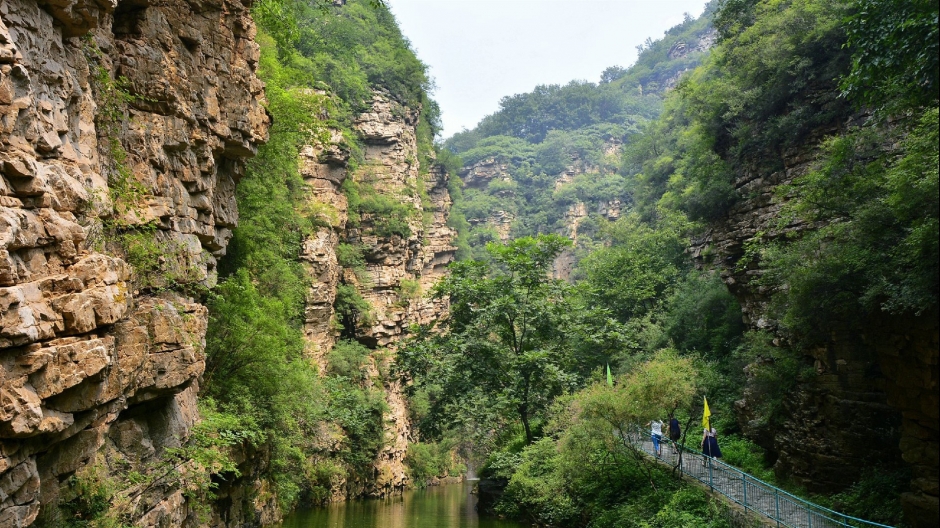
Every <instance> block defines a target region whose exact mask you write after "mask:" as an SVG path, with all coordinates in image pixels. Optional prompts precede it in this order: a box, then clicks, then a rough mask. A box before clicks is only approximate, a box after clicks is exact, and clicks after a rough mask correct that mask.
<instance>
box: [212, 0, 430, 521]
mask: <svg viewBox="0 0 940 528" xmlns="http://www.w3.org/2000/svg"><path fill="white" fill-rule="evenodd" d="M253 14H254V16H255V20H256V22H257V24H258V26H259V35H258V39H257V40H258V42H259V44H261V61H260V64H259V71H258V73H259V76H260V77H261V78H262V79H263V80H264V81H265V83H266V89H265V93H266V96H267V99H268V111H269V112H270V114H271V116H272V118H273V126H272V128H271V130H270V138H269V140H268V142H267V144H266V145H264V146H263V147H262V148H261V149H260V150H259V153H258V156H257V157H256V158H255V159H254V160H252V162H251V163H250V164H249V167H248V171H247V173H246V175H245V177H244V179H243V180H242V181H241V182H240V183H239V186H238V190H237V193H238V194H237V198H238V206H239V215H240V219H239V227H238V228H237V229H235V232H234V237H233V240H232V242H231V244H230V245H229V248H228V252H227V255H226V257H225V258H224V259H223V260H222V261H221V263H220V282H219V285H218V286H217V287H216V288H214V289H213V291H212V292H211V293H210V294H209V298H208V306H209V308H210V313H211V321H210V324H209V331H208V334H207V338H206V341H207V345H206V354H207V367H206V374H205V379H204V384H203V388H202V395H203V397H204V398H205V400H204V402H206V403H205V405H207V406H211V408H212V412H214V413H216V415H222V416H225V417H228V418H229V421H228V422H227V423H228V424H229V426H230V427H231V429H232V430H231V431H230V432H228V433H226V434H233V433H239V434H243V435H245V436H243V438H245V442H244V444H243V445H241V446H240V447H241V448H242V449H253V450H258V451H260V452H263V453H267V455H266V456H267V457H269V458H270V459H269V462H268V463H267V464H265V465H264V466H265V467H261V468H260V469H261V470H262V475H261V476H262V478H264V479H266V480H268V481H270V482H272V483H273V484H274V488H273V491H274V492H275V493H276V496H277V499H278V501H279V502H280V506H281V508H282V510H284V511H287V510H289V509H290V508H292V507H293V506H295V505H296V504H298V503H299V502H300V501H306V502H310V503H321V502H324V501H329V500H331V499H332V498H333V496H334V494H335V493H336V492H337V490H336V489H334V487H335V486H336V483H337V482H342V481H345V482H348V483H349V485H354V484H355V483H356V482H360V483H361V482H365V481H368V480H369V479H371V478H372V464H373V462H374V460H375V458H376V455H377V453H378V451H379V450H380V449H381V447H382V446H383V444H384V442H385V441H386V439H385V430H384V414H385V412H386V404H385V400H384V393H383V392H382V389H381V380H379V383H378V386H376V383H375V380H373V379H370V377H369V376H366V375H365V374H364V372H365V371H364V369H365V362H366V358H367V357H368V356H369V355H370V354H372V353H373V351H371V350H368V349H366V348H365V347H363V346H362V345H360V344H359V343H357V342H355V341H340V342H339V343H337V344H336V346H335V347H334V348H333V350H332V351H331V352H330V353H329V354H328V355H327V357H326V359H327V369H326V371H325V372H318V368H317V366H316V365H315V363H314V362H312V361H311V359H310V357H309V356H308V355H307V354H306V353H305V341H304V334H303V324H304V309H305V301H306V295H307V292H308V289H309V287H310V281H311V277H309V276H308V273H307V272H306V271H305V269H304V268H303V266H302V264H301V260H300V257H301V246H302V243H303V241H304V239H305V238H306V237H308V236H310V235H311V234H313V233H314V232H315V231H316V229H317V228H318V227H319V226H322V225H323V222H324V218H325V217H324V215H322V214H319V213H320V211H312V212H311V211H310V207H309V205H308V203H307V202H308V199H307V190H306V184H305V183H304V180H303V178H302V177H301V175H300V167H299V163H300V151H301V149H302V148H304V147H305V146H308V145H318V144H319V145H324V144H327V143H328V141H329V137H328V133H327V130H328V129H333V130H340V131H342V134H343V140H342V145H341V146H342V147H343V148H345V149H348V150H350V151H351V159H350V164H351V165H352V166H353V167H355V166H356V165H357V164H358V163H360V162H361V154H360V140H359V138H358V137H357V135H356V134H355V132H354V131H353V128H352V124H353V119H354V118H355V116H356V115H357V114H358V113H360V112H362V111H363V110H364V109H366V108H368V105H369V104H370V102H371V100H372V94H373V91H375V90H381V91H384V92H385V93H388V94H389V95H390V96H391V97H393V98H394V99H395V100H397V101H398V102H400V103H401V104H403V105H410V106H411V107H413V108H421V109H422V113H421V115H420V120H421V122H420V124H419V126H418V129H419V134H420V135H422V136H421V137H420V138H419V144H420V145H421V146H422V148H424V149H433V145H432V144H431V139H432V138H433V135H434V133H435V130H436V126H437V119H438V118H437V107H436V106H435V104H434V103H433V102H432V101H430V100H429V99H428V98H427V88H428V77H427V75H426V73H425V66H424V65H423V64H422V63H421V62H420V61H418V59H417V58H416V57H415V55H414V53H413V52H412V51H411V49H410V48H409V46H408V43H407V41H406V40H405V39H404V38H403V37H402V35H401V33H400V32H399V30H398V27H397V25H396V24H395V21H394V18H393V17H392V16H391V14H390V13H389V11H388V9H387V8H386V7H385V6H384V5H381V4H379V3H375V2H368V1H350V2H346V3H345V5H342V6H334V5H333V4H332V3H325V2H324V3H317V2H313V3H308V2H294V1H290V0H285V1H279V0H269V1H265V2H260V3H258V4H257V5H256V6H255V8H254V11H253ZM422 152H423V155H425V156H433V153H432V152H428V151H427V150H425V151H422ZM346 187H347V192H346V194H347V197H348V198H349V202H350V204H349V205H350V210H351V215H350V222H352V223H353V224H355V223H356V222H358V221H359V215H364V214H369V215H372V216H378V217H380V218H382V219H383V220H385V221H384V222H382V223H377V224H376V226H375V230H376V231H377V232H381V233H382V234H387V235H389V236H390V235H392V234H396V235H400V236H408V235H410V232H407V230H408V222H407V220H408V216H407V215H410V214H411V213H409V212H408V209H407V208H406V207H405V206H404V205H403V204H398V203H392V202H391V201H390V200H389V199H388V198H386V197H383V196H379V195H377V194H375V193H374V192H370V190H369V189H365V188H363V187H362V186H361V185H358V186H357V185H354V184H353V182H350V185H347V186H346ZM403 211H404V212H403ZM402 215H405V216H402ZM337 252H338V258H339V260H340V261H341V264H342V265H344V266H348V267H349V268H350V269H352V270H356V272H357V274H361V273H364V270H363V261H362V258H363V257H362V249H361V248H360V247H358V246H355V245H350V244H342V245H341V246H340V247H339V248H338V251H337ZM364 302H365V301H363V300H362V297H361V296H360V295H359V294H358V292H356V290H355V288H353V287H351V286H346V285H340V286H339V288H338V291H337V307H336V308H337V313H338V317H339V319H340V320H341V321H340V322H341V323H342V324H344V325H348V324H352V325H353V326H354V323H349V322H348V321H346V320H344V319H348V317H347V318H344V314H346V312H350V313H349V314H348V315H349V316H350V317H352V316H353V315H359V314H360V312H364V311H366V310H367V307H366V306H364V305H362V303H364ZM356 303H359V304H356ZM353 312H355V314H353ZM380 375H381V372H380ZM237 476H238V475H237V472H236V473H231V472H230V473H226V474H223V475H221V478H224V479H230V478H235V477H237Z"/></svg>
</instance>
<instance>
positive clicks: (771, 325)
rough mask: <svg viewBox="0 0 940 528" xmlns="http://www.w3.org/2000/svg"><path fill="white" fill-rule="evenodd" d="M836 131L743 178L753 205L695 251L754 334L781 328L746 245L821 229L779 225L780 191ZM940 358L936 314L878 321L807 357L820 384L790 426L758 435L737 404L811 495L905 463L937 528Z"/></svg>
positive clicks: (804, 394)
mask: <svg viewBox="0 0 940 528" xmlns="http://www.w3.org/2000/svg"><path fill="white" fill-rule="evenodd" d="M833 132H835V130H820V131H817V134H818V135H817V136H815V137H811V138H807V139H806V141H805V143H804V144H805V145H806V146H805V147H803V148H800V149H795V150H793V151H790V152H787V153H785V154H784V156H783V162H784V169H783V170H780V171H778V172H775V173H773V174H770V175H760V173H759V172H758V171H749V172H745V173H742V174H739V176H738V178H737V180H736V182H735V186H736V188H737V189H738V190H739V192H740V194H741V195H742V196H746V197H747V198H746V199H743V200H742V201H741V202H739V203H738V204H737V205H735V206H734V207H733V208H732V209H731V211H730V212H729V213H728V214H727V216H726V217H725V218H724V219H723V220H721V221H720V222H717V223H715V224H713V225H711V226H710V229H709V231H708V232H707V233H706V235H705V236H703V237H702V239H701V240H698V241H696V242H695V243H694V244H693V248H692V250H693V253H694V256H695V257H696V259H697V260H698V262H699V263H700V264H702V265H705V266H713V267H717V268H719V269H720V270H721V275H722V277H723V279H724V281H725V283H726V284H727V285H728V288H729V290H730V291H731V292H732V293H733V294H734V295H735V296H736V297H737V298H738V300H739V301H740V303H741V305H742V309H743V312H744V318H745V322H747V323H748V324H749V325H750V326H751V327H752V328H757V329H764V330H768V331H771V332H775V331H776V330H777V323H776V321H774V320H773V319H772V318H770V317H769V316H768V310H767V303H768V301H769V292H768V291H766V289H765V287H760V286H756V285H755V284H754V282H753V281H754V279H755V278H756V277H758V276H760V274H761V273H762V271H761V270H760V269H759V268H757V267H755V266H754V265H750V266H739V262H740V261H741V259H742V257H743V256H744V249H745V244H747V243H748V242H749V241H751V240H754V239H755V237H763V239H764V240H768V239H771V240H773V239H777V240H781V239H783V237H784V236H785V235H791V236H792V235H797V236H798V234H799V233H800V232H801V231H805V230H807V229H813V228H814V226H813V225H810V224H805V223H799V222H795V223H791V224H789V225H786V226H783V227H781V226H779V225H778V215H779V211H780V207H781V201H780V199H779V198H778V197H777V196H776V195H775V193H774V188H775V187H777V186H779V185H783V184H787V183H790V182H792V181H793V179H794V178H797V177H798V176H800V175H803V174H806V173H807V171H809V170H811V169H812V167H813V166H814V163H815V159H816V155H817V151H816V149H815V147H813V145H817V144H818V143H819V140H820V138H822V137H824V136H825V135H827V134H831V133H833ZM776 342H779V343H781V344H784V343H785V340H777V341H776ZM937 352H938V322H937V314H936V313H932V314H924V315H921V316H917V317H903V318H901V317H894V316H887V315H885V316H876V317H874V318H872V319H871V320H869V321H867V322H866V323H865V325H864V326H863V327H861V328H859V327H845V328H833V329H832V332H831V336H830V338H829V339H828V341H826V342H824V343H819V344H818V345H817V346H815V347H812V348H810V349H808V350H804V352H803V354H804V355H803V358H802V360H803V363H804V364H805V365H806V366H807V367H812V370H813V371H814V372H815V375H814V376H811V377H810V378H809V379H806V380H805V382H803V383H801V384H800V385H799V387H798V388H797V389H796V390H795V391H793V392H792V393H791V394H790V395H789V397H788V401H787V402H786V415H787V418H786V420H785V421H784V422H783V423H775V424H764V425H762V426H758V425H757V424H758V422H757V421H755V420H754V418H755V417H754V416H753V410H752V407H753V404H754V402H753V401H750V400H749V399H748V391H747V390H746V391H745V399H743V400H741V401H739V402H737V415H738V419H739V422H741V425H742V427H743V429H744V430H745V432H746V433H747V434H748V435H749V436H751V437H752V438H754V439H755V440H756V441H758V443H760V444H762V445H763V446H764V447H765V448H767V449H769V450H771V451H772V452H774V453H775V454H776V455H777V457H778V458H777V463H776V467H775V469H776V470H777V471H778V472H779V473H781V474H784V475H787V476H789V477H792V478H794V479H795V480H797V481H798V482H800V483H802V484H803V485H805V486H806V487H807V488H808V489H813V490H819V491H831V490H835V489H841V488H843V487H844V486H846V485H848V484H849V483H851V482H853V481H855V480H857V479H858V478H859V476H860V472H861V470H862V469H864V468H866V467H871V466H873V465H882V464H888V465H891V464H897V463H899V462H900V460H899V459H900V458H901V457H903V460H904V461H906V462H907V463H908V464H909V465H910V466H911V467H912V468H913V482H912V487H911V491H910V492H909V493H906V494H905V495H904V497H903V502H904V508H905V513H906V515H907V517H908V519H909V520H911V521H912V522H915V524H916V525H918V526H930V525H935V522H936V521H935V519H936V512H937V489H938V485H937V468H938V458H937V452H938V447H940V446H938V431H937V424H938V408H940V402H938V392H937V389H938V360H937V356H938V353H937ZM924 519H927V520H926V521H925V520H924ZM932 519H933V520H932Z"/></svg>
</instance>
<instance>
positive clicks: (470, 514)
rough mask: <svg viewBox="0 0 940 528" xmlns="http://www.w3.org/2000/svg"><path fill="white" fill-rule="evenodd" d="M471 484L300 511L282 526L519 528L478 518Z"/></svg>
mask: <svg viewBox="0 0 940 528" xmlns="http://www.w3.org/2000/svg"><path fill="white" fill-rule="evenodd" d="M471 489H472V484H471V483H463V484H450V485H446V486H435V487H432V488H428V489H426V490H416V491H406V492H405V493H404V494H402V495H396V496H394V497H390V498H387V499H380V500H364V501H352V502H347V503H340V504H333V505H330V506H328V507H325V508H317V509H311V510H301V511H298V512H295V513H294V514H292V515H290V516H289V517H288V518H287V519H285V521H284V524H283V528H523V525H521V524H518V523H515V522H511V521H504V520H500V519H493V518H488V517H483V518H481V517H479V516H478V515H477V512H476V508H475V506H476V497H475V496H474V495H471V494H470V490H471Z"/></svg>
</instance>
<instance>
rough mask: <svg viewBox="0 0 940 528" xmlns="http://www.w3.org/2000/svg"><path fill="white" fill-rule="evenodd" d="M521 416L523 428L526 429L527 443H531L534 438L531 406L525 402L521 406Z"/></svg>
mask: <svg viewBox="0 0 940 528" xmlns="http://www.w3.org/2000/svg"><path fill="white" fill-rule="evenodd" d="M519 417H520V418H522V428H523V429H525V444H526V445H530V444H531V443H532V441H533V440H534V438H532V428H531V427H529V406H528V405H527V404H525V403H523V404H522V405H520V406H519Z"/></svg>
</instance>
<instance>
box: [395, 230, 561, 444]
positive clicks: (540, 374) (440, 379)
mask: <svg viewBox="0 0 940 528" xmlns="http://www.w3.org/2000/svg"><path fill="white" fill-rule="evenodd" d="M569 245H570V241H568V240H567V239H565V238H562V237H560V236H558V235H540V236H538V237H535V238H532V237H525V238H520V239H517V240H514V241H512V242H509V243H507V244H505V245H503V244H496V243H490V244H488V245H487V251H488V252H489V254H490V255H491V257H492V259H493V260H492V264H487V263H485V262H480V261H464V262H458V263H455V264H453V265H451V268H450V274H449V275H448V276H447V277H445V278H444V279H443V280H442V281H441V282H440V283H439V284H438V285H437V287H436V288H435V290H434V295H435V296H437V297H439V298H447V299H449V300H450V315H449V317H447V318H445V319H444V320H442V321H441V322H440V323H439V328H438V331H439V332H440V333H439V334H437V335H436V336H429V335H427V334H424V335H422V336H419V337H420V338H419V339H417V340H414V341H413V342H412V343H411V344H410V345H409V346H407V347H405V348H404V350H402V351H401V352H400V354H399V361H400V362H401V363H402V365H403V366H404V368H405V370H407V371H409V372H411V373H412V374H413V375H414V376H415V378H416V383H417V384H418V385H419V386H420V385H422V384H436V385H438V386H439V387H440V390H439V392H437V394H438V398H439V400H438V402H437V404H438V405H439V406H440V405H447V406H448V408H449V409H451V410H452V411H453V412H455V413H457V414H461V413H473V412H474V411H473V409H474V408H475V406H473V405H470V404H469V403H468V402H470V401H472V400H475V401H477V402H484V403H483V405H484V406H485V407H487V408H488V409H489V410H491V411H492V412H495V413H496V414H498V415H502V416H504V417H505V416H507V415H515V416H516V417H517V418H518V419H519V421H520V422H521V424H522V427H523V429H524V430H525V436H526V441H527V442H528V443H531V442H532V441H533V440H534V438H535V433H534V432H533V428H532V418H533V416H536V415H537V414H538V413H539V412H540V411H541V410H543V409H544V408H545V407H546V406H547V405H548V403H550V402H551V400H552V398H553V397H554V396H556V395H558V394H560V393H561V392H562V391H563V390H564V389H565V388H567V387H570V386H572V384H573V382H574V376H573V374H572V365H571V363H570V362H571V361H573V359H574V358H573V357H572V356H573V355H572V354H571V353H570V350H567V349H566V347H564V346H562V345H563V343H564V333H565V319H564V317H563V316H564V315H565V314H566V311H567V309H568V306H569V305H568V300H567V298H566V293H567V292H568V291H569V289H570V288H569V287H568V286H567V285H565V284H564V283H562V282H560V281H556V280H552V279H550V278H549V276H548V271H549V267H550V266H551V264H552V262H553V260H554V258H555V257H556V256H557V255H558V254H559V253H560V252H561V250H562V249H564V248H565V247H568V246H569ZM464 415H465V416H466V414H464Z"/></svg>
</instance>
